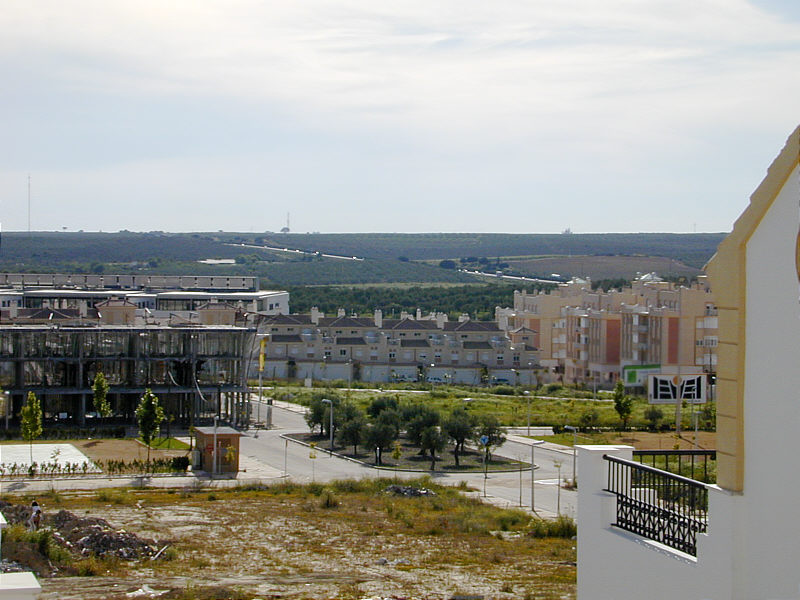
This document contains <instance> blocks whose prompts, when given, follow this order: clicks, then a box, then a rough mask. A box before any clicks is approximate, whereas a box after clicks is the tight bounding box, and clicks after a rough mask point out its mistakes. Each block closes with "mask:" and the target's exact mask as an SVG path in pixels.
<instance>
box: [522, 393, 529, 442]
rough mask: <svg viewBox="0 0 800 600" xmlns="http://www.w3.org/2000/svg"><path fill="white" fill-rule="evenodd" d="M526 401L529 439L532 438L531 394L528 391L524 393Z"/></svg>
mask: <svg viewBox="0 0 800 600" xmlns="http://www.w3.org/2000/svg"><path fill="white" fill-rule="evenodd" d="M522 394H523V395H524V396H525V399H526V400H527V401H528V437H530V436H531V393H530V392H529V391H528V390H525V391H524V392H522Z"/></svg>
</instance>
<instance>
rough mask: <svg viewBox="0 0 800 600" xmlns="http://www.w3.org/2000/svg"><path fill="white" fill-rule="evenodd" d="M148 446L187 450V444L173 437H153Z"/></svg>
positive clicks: (161, 448) (159, 448)
mask: <svg viewBox="0 0 800 600" xmlns="http://www.w3.org/2000/svg"><path fill="white" fill-rule="evenodd" d="M150 447H151V448H155V449H156V450H188V449H189V444H187V443H186V442H182V441H180V440H178V439H176V438H174V437H170V438H164V437H159V438H154V439H153V440H152V441H151V442H150Z"/></svg>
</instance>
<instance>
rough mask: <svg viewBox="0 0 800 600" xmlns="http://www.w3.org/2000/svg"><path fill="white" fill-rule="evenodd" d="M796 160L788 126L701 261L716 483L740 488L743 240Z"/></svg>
mask: <svg viewBox="0 0 800 600" xmlns="http://www.w3.org/2000/svg"><path fill="white" fill-rule="evenodd" d="M799 162H800V127H798V128H797V129H795V130H794V132H793V133H792V135H791V136H789V139H788V140H787V141H786V145H785V146H784V147H783V150H781V153H780V154H779V155H778V156H777V158H776V159H775V160H774V161H773V162H772V164H771V165H770V167H769V169H768V170H767V176H766V177H765V178H764V180H763V181H762V182H761V184H760V185H759V186H758V188H757V189H756V190H755V192H753V194H752V196H750V204H749V206H748V207H747V208H746V209H745V211H744V212H743V213H742V214H741V216H740V217H739V218H738V219H737V220H736V223H735V224H734V226H733V231H732V232H731V233H730V235H728V236H727V237H726V238H725V239H724V240H723V241H722V243H721V244H720V245H719V248H718V249H717V253H716V254H715V255H714V256H713V257H712V258H711V260H710V261H709V263H708V264H707V265H706V271H707V272H708V275H709V278H710V280H711V287H712V289H713V290H714V297H715V299H716V302H717V308H718V311H719V348H718V353H719V364H718V367H717V448H718V451H719V454H718V461H717V484H718V485H719V486H720V487H722V488H725V489H727V490H731V491H735V492H741V491H743V487H744V455H745V451H746V448H745V447H744V428H745V423H744V402H745V398H744V374H745V359H746V356H745V349H746V331H745V325H746V319H747V306H746V300H747V298H746V293H747V272H746V267H747V243H748V241H749V240H750V238H751V237H752V235H753V232H755V230H756V229H757V228H758V226H759V224H760V223H761V221H762V219H763V218H764V215H766V213H767V211H768V210H769V209H770V207H771V206H772V203H773V202H774V201H775V198H776V197H777V196H778V194H779V193H780V191H781V189H783V187H784V185H785V184H786V181H787V180H788V178H789V176H790V175H791V173H792V171H793V170H794V169H795V167H796V166H797V165H798V163H799Z"/></svg>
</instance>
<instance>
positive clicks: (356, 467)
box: [241, 402, 577, 517]
mask: <svg viewBox="0 0 800 600" xmlns="http://www.w3.org/2000/svg"><path fill="white" fill-rule="evenodd" d="M259 413H260V414H261V416H262V419H264V420H265V417H266V405H262V406H261V407H258V405H257V403H256V402H254V403H253V413H252V414H253V415H257V414H259ZM272 420H273V428H272V429H269V430H259V431H256V430H250V431H247V432H245V436H244V437H243V438H242V440H241V452H242V455H243V456H246V457H248V458H250V459H251V460H254V461H257V462H259V463H262V464H264V465H265V466H268V467H271V468H272V469H278V470H280V471H281V472H282V473H283V472H284V469H286V471H287V476H288V477H290V478H291V479H294V480H296V481H303V482H306V481H311V480H312V479H314V480H316V481H330V480H332V479H341V478H352V477H355V478H360V477H386V476H390V477H391V476H394V474H395V472H394V471H384V470H380V469H375V468H372V467H368V466H364V465H361V464H358V463H354V462H352V461H349V460H346V459H343V458H338V457H335V456H334V457H331V456H330V455H328V454H327V453H326V452H324V451H321V450H319V449H317V450H316V455H317V458H316V459H311V458H309V452H310V450H309V448H308V447H306V446H304V445H302V444H300V443H297V442H294V441H287V440H286V439H285V438H283V437H281V436H282V435H285V434H288V433H298V432H307V431H308V426H307V425H306V423H305V420H304V419H303V414H302V408H301V407H298V406H297V405H291V404H286V403H279V404H277V405H275V406H273V419H272ZM531 443H532V440H530V439H529V438H524V437H519V436H513V435H512V436H509V440H508V441H507V442H506V443H505V444H504V445H503V446H502V447H501V448H500V449H499V450H497V451H496V453H497V454H499V455H501V456H505V457H508V458H513V459H517V460H524V461H528V462H529V461H530V456H531ZM534 452H535V461H536V464H537V466H538V467H539V468H537V469H536V485H535V494H534V495H535V504H536V512H537V513H538V514H540V515H543V516H554V515H556V514H557V512H558V511H559V509H560V511H561V513H563V514H567V515H570V516H573V517H575V516H577V493H576V492H574V491H571V490H565V489H561V490H560V494H559V488H558V486H557V485H556V482H557V481H558V473H559V470H558V465H560V466H561V476H562V477H563V478H570V479H571V478H572V451H571V450H566V451H565V449H564V448H563V447H561V446H556V445H555V444H545V445H542V446H539V447H537V448H536V449H535V451H534ZM419 475H420V473H403V474H400V475H398V476H399V477H404V478H411V477H418V476H419ZM434 477H435V478H436V479H437V480H438V481H440V482H442V483H445V484H452V485H455V484H458V483H459V482H460V481H466V482H467V483H468V484H469V485H470V486H472V487H474V488H476V489H478V490H480V492H481V495H482V494H483V490H484V484H485V486H486V487H485V489H486V494H487V496H488V498H487V499H488V500H490V501H491V502H493V503H495V504H498V505H501V506H519V505H520V489H521V492H522V505H523V506H524V507H526V508H530V501H531V489H530V488H531V485H530V471H523V472H521V473H520V472H517V471H515V472H511V473H490V474H489V477H488V479H485V480H484V477H483V474H482V473H474V474H467V473H457V474H445V473H436V474H435V475H434ZM520 481H521V485H520ZM559 505H560V506H559Z"/></svg>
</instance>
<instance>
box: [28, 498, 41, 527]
mask: <svg viewBox="0 0 800 600" xmlns="http://www.w3.org/2000/svg"><path fill="white" fill-rule="evenodd" d="M41 523H42V507H41V506H39V503H38V502H37V501H36V500H34V501H33V502H32V503H31V516H30V518H29V519H28V530H29V531H36V530H37V529H39V525H41Z"/></svg>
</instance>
